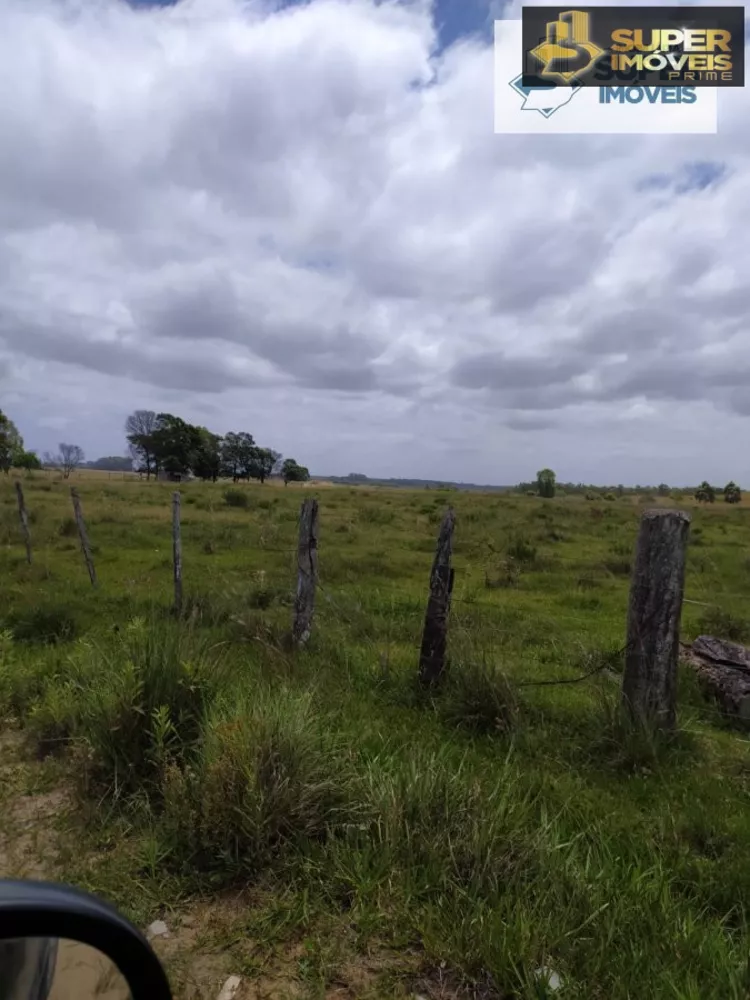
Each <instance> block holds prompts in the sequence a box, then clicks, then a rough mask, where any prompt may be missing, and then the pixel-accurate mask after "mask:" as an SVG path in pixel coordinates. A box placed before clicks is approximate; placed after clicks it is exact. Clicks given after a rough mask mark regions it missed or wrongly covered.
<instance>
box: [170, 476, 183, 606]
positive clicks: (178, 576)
mask: <svg viewBox="0 0 750 1000" xmlns="http://www.w3.org/2000/svg"><path fill="white" fill-rule="evenodd" d="M172 556H173V559H172V561H173V563H174V609H175V611H177V612H179V611H180V610H181V608H182V537H181V535H180V494H179V493H173V494H172Z"/></svg>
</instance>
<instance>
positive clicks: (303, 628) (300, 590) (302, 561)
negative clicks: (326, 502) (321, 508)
mask: <svg viewBox="0 0 750 1000" xmlns="http://www.w3.org/2000/svg"><path fill="white" fill-rule="evenodd" d="M317 580H318V501H317V500H313V499H308V500H303V501H302V507H301V508H300V514H299V543H298V545H297V597H296V599H295V601H294V623H293V625H292V642H293V643H294V644H295V645H297V646H304V644H305V643H306V642H307V640H308V639H309V638H310V630H311V628H312V617H313V609H314V607H315V585H316V583H317Z"/></svg>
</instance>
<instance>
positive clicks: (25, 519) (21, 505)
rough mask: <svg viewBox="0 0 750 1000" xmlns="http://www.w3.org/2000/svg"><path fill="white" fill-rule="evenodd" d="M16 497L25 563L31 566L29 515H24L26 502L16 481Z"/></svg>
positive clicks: (19, 484) (21, 488)
mask: <svg viewBox="0 0 750 1000" xmlns="http://www.w3.org/2000/svg"><path fill="white" fill-rule="evenodd" d="M16 496H17V497H18V516H19V518H20V519H21V531H22V532H23V540H24V542H25V544H26V562H27V563H28V564H29V566H30V565H31V533H30V532H29V515H28V514H27V513H26V502H25V501H24V498H23V486H21V483H20V480H18V479H17V480H16Z"/></svg>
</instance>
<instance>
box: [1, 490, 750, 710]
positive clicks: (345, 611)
mask: <svg viewBox="0 0 750 1000" xmlns="http://www.w3.org/2000/svg"><path fill="white" fill-rule="evenodd" d="M16 489H17V493H18V505H19V519H20V524H21V527H22V530H23V532H24V544H25V546H26V551H27V559H28V561H29V563H30V562H31V559H32V555H31V553H32V548H31V542H30V536H29V532H28V512H27V511H26V508H25V503H24V498H23V490H22V487H21V485H20V483H17V484H16ZM71 496H72V498H73V504H74V508H75V512H76V523H77V527H78V531H79V533H80V539H81V547H82V550H83V553H84V557H85V558H86V562H87V565H88V567H89V572H90V576H91V583H92V585H93V586H94V587H97V586H98V585H99V584H98V580H97V577H96V574H95V572H94V569H93V563H92V562H91V553H90V550H87V546H88V542H87V533H86V528H85V523H84V519H83V513H82V511H81V509H80V498H78V497H77V493H76V490H75V488H74V487H73V488H71ZM179 497H180V494H179V492H175V493H174V495H173V505H174V506H173V523H172V531H173V544H174V564H173V570H174V586H175V605H176V606H179V605H180V604H181V602H182V593H183V591H182V546H181V533H182V524H181V519H180V499H179ZM306 503H314V504H315V521H316V525H317V500H315V501H309V500H306V501H304V503H303V511H304V509H305V504H306ZM175 510H176V513H174V511H175ZM451 516H452V515H451ZM644 516H645V515H644ZM186 520H187V521H189V518H188V519H186ZM302 520H303V518H302V515H301V516H300V524H301V523H302ZM444 526H445V522H444V524H443V526H441V532H442V531H443V530H444ZM451 532H452V527H451ZM274 533H275V532H274ZM242 546H243V551H248V552H250V551H254V552H256V553H259V554H261V553H262V554H263V555H272V556H280V557H285V558H288V559H289V562H290V567H289V568H290V571H293V570H294V565H295V562H296V574H297V580H296V584H297V595H296V598H294V600H293V601H292V603H293V606H294V615H295V627H294V628H296V621H297V618H298V616H299V615H300V613H301V612H300V599H301V598H300V595H301V594H302V592H303V591H304V590H305V588H307V590H308V591H309V592H310V594H311V595H312V596H308V603H309V607H308V609H307V613H308V616H309V618H310V619H311V618H312V608H313V603H314V594H317V595H318V598H319V601H318V611H320V610H323V609H326V608H329V609H332V610H333V611H335V614H336V616H337V620H338V623H340V624H345V625H348V626H350V627H352V628H357V629H360V630H362V631H363V632H364V633H365V634H366V633H367V632H369V631H372V630H373V629H374V628H376V626H378V624H379V623H381V622H382V620H383V619H387V618H388V615H387V614H385V613H384V611H383V608H384V606H385V607H387V606H388V605H389V604H390V606H391V608H392V609H395V608H397V607H398V608H399V609H401V610H402V611H403V610H404V609H405V605H410V606H411V607H409V608H407V609H406V610H408V611H409V613H410V614H411V615H413V623H414V635H413V638H414V640H415V641H416V640H417V638H418V635H419V631H420V630H422V629H423V630H424V631H423V633H422V644H423V647H424V643H425V638H424V636H425V635H426V633H427V630H428V621H429V619H430V615H431V614H432V615H433V618H435V612H434V608H433V609H432V612H431V607H432V603H433V602H434V600H435V566H436V564H437V559H438V556H439V546H438V553H437V555H436V556H435V560H436V561H435V563H434V564H433V571H432V576H431V580H430V585H431V592H430V594H429V595H427V594H425V597H424V599H423V601H420V600H419V599H418V598H417V597H416V596H415V595H414V594H413V593H411V594H409V595H408V596H407V595H406V594H405V593H404V591H403V590H402V589H399V588H398V587H393V588H385V589H384V588H382V587H378V588H377V591H376V594H375V598H376V600H375V601H373V600H364V601H363V600H356V599H353V598H352V594H351V587H350V586H348V585H343V584H342V585H341V586H340V587H337V586H335V585H332V584H331V583H330V582H328V581H326V578H325V571H323V572H322V573H321V572H320V569H319V567H318V563H317V557H318V553H317V526H316V528H315V532H314V537H312V536H311V538H308V539H305V538H303V535H302V531H300V537H299V538H298V539H296V540H294V539H291V538H287V537H283V538H279V537H273V538H269V539H268V541H266V539H265V537H264V535H263V532H262V531H261V533H260V535H259V537H257V538H253V539H250V540H248V539H245V538H243V541H242ZM473 548H474V551H476V549H477V548H481V546H479V545H475V546H474V547H473ZM313 550H314V552H313ZM420 551H424V552H425V554H426V550H424V549H420ZM450 551H451V555H457V554H458V555H459V556H460V558H457V559H456V562H457V563H460V562H462V561H463V559H464V558H466V555H467V554H466V553H463V554H461V553H460V549H459V547H456V550H455V551H454V550H450ZM489 552H490V558H498V557H499V553H497V551H495V550H493V549H492V548H491V547H490V549H489ZM178 553H179V558H178ZM415 554H416V550H415ZM684 555H685V553H684V551H683V553H682V565H683V570H682V572H683V573H684V564H685V559H684ZM313 556H314V559H313ZM527 556H528V558H527V560H526V561H527V563H528V565H524V566H523V570H524V573H533V572H534V571H545V570H549V569H550V568H553V569H555V568H558V567H575V569H576V570H577V571H578V572H580V573H582V574H583V573H586V572H591V571H592V570H596V569H601V568H602V556H601V553H599V552H597V553H596V555H595V556H594V560H595V561H593V562H591V561H587V560H585V559H581V558H568V557H567V556H558V554H554V555H553V556H551V557H544V558H542V559H541V560H538V559H537V557H536V550H535V549H533V547H532V550H531V551H529V552H528V553H527ZM603 558H604V564H603V568H604V570H605V571H606V561H607V560H610V561H614V560H620V562H619V564H618V573H617V574H611V575H612V576H624V575H625V574H624V567H625V564H626V560H625V553H624V547H623V546H622V544H620V545H619V546H618V547H617V548H616V549H614V550H612V551H610V552H609V554H605V556H604V557H603ZM521 562H523V560H521ZM627 568H628V571H630V559H629V558H628V560H627ZM352 570H353V571H355V572H356V570H357V565H356V563H354V564H353V566H352ZM453 572H454V571H453V569H451V570H450V580H451V583H450V591H449V593H448V594H447V595H446V594H443V595H442V598H441V600H442V611H441V612H440V613H439V614H438V615H437V619H438V620H439V621H438V624H439V628H440V630H442V632H443V633H445V632H447V616H448V609H449V608H452V609H453V612H454V619H455V627H456V628H457V629H458V630H460V629H462V628H464V627H466V628H467V629H471V628H474V627H475V623H474V622H473V620H472V618H471V615H470V614H469V617H468V618H467V619H466V623H467V624H466V626H464V624H463V621H462V615H463V614H468V613H469V612H471V611H475V610H476V611H479V612H481V613H482V614H484V615H486V620H485V621H484V622H483V634H485V635H497V636H500V637H502V639H503V641H507V639H508V638H512V636H513V635H514V633H517V632H518V631H519V628H520V625H519V621H518V618H513V615H514V614H515V615H518V614H519V607H520V608H521V610H522V611H523V613H524V614H525V615H526V617H527V622H526V624H528V621H531V620H533V619H534V610H533V609H531V608H529V607H526V606H524V605H523V595H524V590H523V587H522V586H519V585H518V581H517V580H511V581H507V582H505V583H500V584H498V583H497V581H492V580H490V579H489V577H488V574H487V572H486V571H485V574H484V581H483V582H484V586H485V587H486V588H487V589H488V590H489V591H491V592H492V593H493V594H495V595H498V596H497V597H495V599H492V598H482V597H480V596H478V594H477V593H471V592H469V593H467V592H465V591H464V593H462V594H461V593H454V592H453ZM291 582H292V581H291V580H290V583H291ZM310 584H311V585H312V589H311V587H310ZM469 586H470V587H471V586H473V587H481V586H482V582H481V581H478V580H472V581H471V583H470V584H469ZM576 589H579V588H576ZM580 589H582V590H583V589H585V588H580ZM290 590H291V587H290ZM342 591H343V592H342ZM500 595H502V596H500ZM515 595H519V596H520V597H521V600H516V598H515ZM712 595H713V596H714V600H713V601H703V600H698V599H696V598H695V597H684V596H683V597H682V598H681V600H682V605H683V606H684V605H688V606H693V607H697V608H702V609H705V610H710V611H714V612H718V613H724V611H725V609H724V607H722V604H720V603H717V602H718V601H727V600H729V599H732V600H737V601H743V603H744V602H745V601H746V599H747V597H746V595H744V594H738V593H734V592H732V591H729V590H721V591H719V592H718V594H717V593H716V591H712ZM438 596H440V595H438ZM700 596H702V595H700ZM370 597H372V594H371V595H370ZM438 603H440V601H438ZM514 605H515V607H514ZM632 609H633V590H632V586H631V594H630V598H629V601H628V603H627V605H626V604H625V603H624V604H623V608H622V612H621V613H620V614H618V615H617V616H615V615H614V614H612V613H610V612H604V611H603V609H599V608H594V609H592V610H591V611H590V612H587V613H586V614H576V613H575V611H573V612H571V611H570V610H568V609H567V608H553V609H551V611H550V613H549V614H548V615H546V616H545V615H544V614H539V615H538V616H537V617H536V625H537V627H538V628H539V629H540V630H545V629H546V631H547V633H548V634H547V635H546V639H547V640H548V641H550V642H554V641H555V637H554V635H552V632H553V629H552V624H553V623H554V622H556V620H557V619H564V622H565V623H567V622H575V623H576V624H577V625H579V626H581V627H582V629H585V630H586V631H592V630H593V631H596V632H598V633H599V634H600V635H601V634H603V633H604V632H605V630H606V632H607V633H608V634H611V633H612V632H613V631H619V630H622V632H623V633H624V632H626V631H628V630H630V628H631V619H632ZM509 613H510V615H511V620H510V621H509V622H508V624H507V627H505V628H498V627H497V624H496V622H497V616H500V617H502V616H503V615H508V614H509ZM441 616H442V618H441ZM636 617H637V615H636ZM677 618H678V619H679V615H678V616H677ZM391 624H392V623H391V622H388V627H387V629H386V632H388V630H389V629H390V627H391ZM678 625H679V622H678V623H677V625H676V626H675V628H677V627H678ZM652 627H653V623H652V622H650V621H649V620H648V619H647V617H645V616H644V615H643V614H642V615H641V617H640V619H639V628H640V629H641V630H642V631H643V633H644V634H645V633H647V632H649V631H650V630H651V629H652ZM294 628H293V630H292V631H293V632H294ZM307 632H308V633H309V628H308V629H307ZM388 641H389V642H390V640H388ZM634 642H636V643H638V642H640V636H636V638H635V639H633V638H632V636H631V637H630V638H628V639H626V642H625V644H623V645H621V646H619V647H618V648H617V649H616V650H611V651H609V652H605V653H600V654H594V655H593V657H589V659H590V660H591V665H590V666H589V667H587V669H585V670H582V671H578V672H577V673H575V674H574V675H573V676H555V677H548V678H540V679H520V680H518V681H517V682H516V686H517V687H520V688H530V687H538V688H542V687H552V686H562V685H573V684H580V683H583V682H585V681H587V680H590V679H592V678H594V677H595V676H597V675H600V674H605V675H608V676H610V678H611V679H612V678H615V679H617V678H618V674H617V672H616V671H614V670H613V665H617V664H621V663H622V661H623V659H624V658H626V656H627V654H628V653H629V652H630V651H631V650H632V649H633V644H634ZM717 665H718V666H724V667H726V668H727V669H729V670H733V671H735V672H737V673H739V674H744V675H745V676H747V677H748V685H749V687H748V696H749V697H750V668H745V667H743V666H741V665H738V664H736V663H733V662H726V663H722V662H720V661H717ZM724 714H727V715H731V714H732V713H731V711H730V710H726V711H725V713H724ZM737 714H739V715H740V717H742V718H744V716H743V715H742V714H741V713H737Z"/></svg>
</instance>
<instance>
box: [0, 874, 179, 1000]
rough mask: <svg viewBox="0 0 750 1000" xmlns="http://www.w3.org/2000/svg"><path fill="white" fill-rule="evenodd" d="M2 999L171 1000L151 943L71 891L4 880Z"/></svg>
mask: <svg viewBox="0 0 750 1000" xmlns="http://www.w3.org/2000/svg"><path fill="white" fill-rule="evenodd" d="M0 1000H172V993H171V990H170V987H169V980H168V979H167V976H166V973H165V971H164V969H163V968H162V965H161V962H160V961H159V959H158V958H157V956H156V954H155V953H154V951H153V949H152V948H151V945H150V944H149V943H148V941H147V940H146V938H145V937H144V936H143V934H141V932H140V931H139V930H137V929H136V928H135V927H134V926H133V925H132V924H131V923H130V921H128V920H126V919H125V917H123V916H122V914H120V913H118V912H117V910H115V909H114V907H112V906H110V905H109V904H108V903H105V902H104V901H103V900H101V899H98V898H97V897H96V896H92V895H90V894H89V893H86V892H82V891H81V890H80V889H74V888H71V887H70V886H66V885H57V884H54V883H50V882H26V881H15V880H0Z"/></svg>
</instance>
